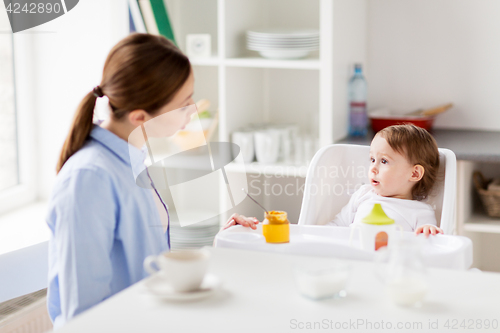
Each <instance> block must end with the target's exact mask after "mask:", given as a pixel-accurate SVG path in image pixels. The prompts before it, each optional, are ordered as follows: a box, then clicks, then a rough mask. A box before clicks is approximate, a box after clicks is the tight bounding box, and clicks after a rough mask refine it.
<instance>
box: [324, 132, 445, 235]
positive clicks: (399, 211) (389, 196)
mask: <svg viewBox="0 0 500 333" xmlns="http://www.w3.org/2000/svg"><path fill="white" fill-rule="evenodd" d="M370 161H371V162H370V168H369V172H368V178H369V179H370V184H366V185H363V186H361V187H360V188H359V189H358V190H357V191H356V192H355V193H354V194H353V195H352V196H351V199H350V200H349V203H348V204H347V205H346V206H345V207H344V208H342V211H341V212H340V213H339V214H338V215H337V216H336V217H335V218H334V219H333V221H331V222H329V223H328V224H329V225H334V226H349V225H350V224H351V223H359V222H361V220H362V219H363V218H364V217H365V216H367V215H368V214H369V213H370V211H371V210H372V208H373V205H374V204H375V203H380V204H382V208H383V209H384V211H385V213H386V214H387V216H389V217H390V218H392V219H394V220H395V222H396V223H397V224H399V225H401V227H402V228H403V230H405V231H415V233H416V234H419V233H424V234H425V236H426V237H428V236H429V234H433V235H435V234H437V233H442V232H443V231H442V230H441V229H440V228H438V227H437V226H436V224H437V223H436V217H435V214H434V210H433V209H432V207H431V206H430V205H429V204H427V203H424V202H422V201H420V200H423V199H425V198H426V197H427V196H428V195H429V192H430V190H431V189H432V186H433V185H434V182H435V180H436V177H437V172H438V169H439V152H438V148H437V144H436V141H435V140H434V138H433V137H432V136H431V135H430V134H429V132H427V131H426V130H425V129H422V128H420V127H417V126H414V125H396V126H391V127H387V128H385V129H383V130H381V131H380V132H378V133H377V134H376V135H375V137H374V138H373V140H372V143H371V146H370Z"/></svg>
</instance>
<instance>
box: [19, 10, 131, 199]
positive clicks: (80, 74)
mask: <svg viewBox="0 0 500 333" xmlns="http://www.w3.org/2000/svg"><path fill="white" fill-rule="evenodd" d="M127 8H128V7H127V0H105V1H103V0H84V1H80V2H79V3H78V5H77V6H76V7H75V8H73V9H72V10H71V11H69V12H68V13H67V14H65V15H63V16H61V17H59V18H57V19H56V20H54V21H51V22H48V23H46V24H44V25H42V26H39V27H36V28H33V29H31V30H30V31H43V32H44V33H40V32H38V33H33V35H32V38H33V41H34V47H33V50H34V54H33V58H34V68H35V71H34V73H33V80H34V89H35V94H34V95H33V96H32V98H33V99H34V100H35V101H36V103H35V106H34V110H33V111H34V112H33V114H34V122H35V127H36V131H35V132H36V133H35V136H36V143H35V147H36V149H35V151H36V155H37V156H36V161H37V163H36V164H37V166H36V168H37V175H36V176H37V177H36V178H37V185H38V186H37V187H38V190H39V192H38V193H39V197H40V198H47V197H48V196H49V195H50V191H51V187H52V184H53V181H54V178H55V167H56V163H57V160H58V156H59V152H60V149H61V147H62V144H63V142H64V139H65V137H66V135H67V133H68V130H69V126H70V124H71V120H72V118H73V115H74V112H75V110H76V107H77V105H78V104H79V102H80V100H81V99H82V98H83V96H84V95H85V94H87V93H88V92H89V91H91V90H92V88H93V87H94V86H96V85H98V84H99V83H100V80H101V75H102V68H103V65H104V61H105V59H106V56H107V54H108V52H109V51H110V49H111V48H112V47H113V45H114V44H116V42H118V41H119V40H120V39H121V38H123V37H125V36H126V35H127V34H128V9H127ZM20 89H22V87H20Z"/></svg>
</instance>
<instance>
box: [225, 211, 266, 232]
mask: <svg viewBox="0 0 500 333" xmlns="http://www.w3.org/2000/svg"><path fill="white" fill-rule="evenodd" d="M258 223H259V220H257V219H256V218H255V217H246V216H243V215H239V214H236V213H234V214H233V215H231V217H230V218H229V220H228V221H227V223H226V225H225V226H224V228H222V230H225V229H227V228H229V227H231V226H233V225H236V224H240V225H242V226H244V227H250V228H252V229H254V230H255V229H257V227H256V226H255V225H256V224H258Z"/></svg>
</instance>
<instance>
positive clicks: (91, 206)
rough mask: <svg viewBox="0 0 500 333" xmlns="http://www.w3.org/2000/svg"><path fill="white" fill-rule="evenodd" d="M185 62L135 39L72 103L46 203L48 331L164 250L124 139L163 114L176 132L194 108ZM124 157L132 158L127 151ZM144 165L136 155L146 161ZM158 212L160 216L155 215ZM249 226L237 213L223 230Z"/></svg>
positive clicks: (138, 275) (167, 45) (149, 40)
mask: <svg viewBox="0 0 500 333" xmlns="http://www.w3.org/2000/svg"><path fill="white" fill-rule="evenodd" d="M193 84H194V77H193V73H192V70H191V65H190V63H189V60H188V58H187V57H186V56H184V55H183V54H182V53H181V52H180V51H179V50H178V49H177V48H176V47H175V46H174V45H173V44H172V43H171V42H169V41H168V40H167V39H165V38H163V37H160V36H153V35H147V34H133V35H130V36H128V37H126V38H125V39H123V40H122V41H120V42H119V43H118V44H117V45H116V46H115V47H114V48H113V49H112V50H111V52H110V53H109V55H108V57H107V59H106V62H105V65H104V70H103V76H102V80H101V83H100V85H99V86H97V87H95V88H94V89H93V90H92V91H91V92H89V93H88V94H87V95H86V96H85V97H84V98H83V100H82V102H81V103H80V105H79V106H78V109H77V112H76V114H75V117H74V119H73V123H72V125H71V129H70V132H69V134H68V136H67V138H66V141H65V142H64V146H63V148H62V151H61V155H60V158H59V162H58V164H57V173H58V176H57V178H56V182H55V185H54V188H53V193H52V196H51V198H50V202H49V212H48V216H47V224H48V225H49V228H50V230H51V238H50V241H49V287H48V299H47V305H48V310H49V314H50V317H51V319H52V321H53V323H54V327H55V328H57V327H60V326H61V325H63V324H64V323H65V322H66V321H67V320H68V319H70V318H72V317H73V316H75V315H77V314H79V313H81V312H82V311H84V310H86V309H88V308H90V307H92V306H93V305H96V304H98V303H99V302H101V301H103V300H104V299H106V298H108V297H110V296H112V295H113V294H115V293H117V292H119V291H120V290H122V289H124V288H126V287H128V286H130V285H132V284H133V283H135V282H137V281H139V280H141V279H142V278H144V277H145V276H146V273H145V271H144V270H143V260H144V258H146V257H147V256H148V255H152V254H154V255H157V254H159V253H160V252H162V251H166V250H169V234H168V229H167V232H166V233H164V231H163V228H161V227H159V226H161V221H162V218H165V217H166V219H168V211H167V207H166V205H164V203H163V202H161V203H162V205H161V206H162V210H158V209H157V206H156V205H155V199H154V196H155V195H157V198H156V200H157V201H159V200H161V198H160V197H159V196H158V193H157V192H156V191H151V190H148V189H145V188H141V187H139V186H137V185H136V183H135V180H134V176H133V172H132V164H131V160H133V158H134V157H138V156H139V157H140V156H142V152H141V150H140V148H141V143H135V146H132V145H130V144H129V143H128V142H127V139H128V137H129V135H130V133H131V132H132V131H133V130H134V129H135V128H137V127H138V126H141V125H142V124H144V123H145V122H147V121H148V120H150V119H153V118H154V117H157V116H159V115H164V114H166V113H167V112H169V128H170V130H172V133H173V132H175V131H177V130H179V129H181V128H182V127H184V126H185V125H186V124H187V123H188V122H189V121H190V118H191V114H192V113H193V110H195V108H186V106H188V105H192V104H193V99H192V95H193ZM102 96H107V97H108V98H109V106H110V108H111V110H112V113H111V116H110V119H109V120H107V121H105V122H103V123H102V124H100V125H95V124H93V123H92V119H93V111H94V107H95V103H96V99H97V98H99V97H102ZM129 154H130V155H129ZM143 160H144V159H142V161H143ZM161 215H163V217H162V216H161ZM235 223H239V224H243V225H246V226H251V227H253V228H255V226H254V224H255V223H256V220H254V219H249V218H245V217H241V216H238V215H236V214H235V215H233V216H232V217H231V219H230V221H228V224H227V226H230V225H232V224H235Z"/></svg>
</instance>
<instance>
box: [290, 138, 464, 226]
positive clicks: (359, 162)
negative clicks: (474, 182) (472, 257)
mask: <svg viewBox="0 0 500 333" xmlns="http://www.w3.org/2000/svg"><path fill="white" fill-rule="evenodd" d="M369 153H370V146H359V145H348V144H334V145H330V146H327V147H323V148H322V149H320V150H319V151H318V152H317V153H316V154H315V155H314V158H313V159H312V161H311V164H310V166H309V169H308V171H307V176H306V182H305V187H304V198H303V200H302V207H301V210H300V216H299V222H298V224H299V225H307V224H319V225H322V224H326V223H328V222H329V221H331V220H333V219H334V217H335V216H336V215H337V214H338V213H339V212H340V210H341V209H342V207H344V206H345V205H346V204H347V203H348V202H349V198H350V197H351V195H352V194H353V193H354V192H355V191H356V190H357V189H358V188H359V187H360V186H361V185H363V184H368V182H369V179H368V169H369V166H370V159H369ZM439 158H440V165H439V172H438V177H437V181H436V183H435V185H434V188H433V189H432V191H431V193H430V195H429V197H428V198H427V199H425V200H424V202H427V203H428V204H430V205H431V206H432V207H433V208H434V211H435V212H436V221H438V226H439V227H440V228H441V229H443V232H444V233H445V234H447V235H450V234H453V233H454V231H455V199H456V179H457V161H456V157H455V154H454V153H453V152H452V151H451V150H449V149H444V148H439Z"/></svg>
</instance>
